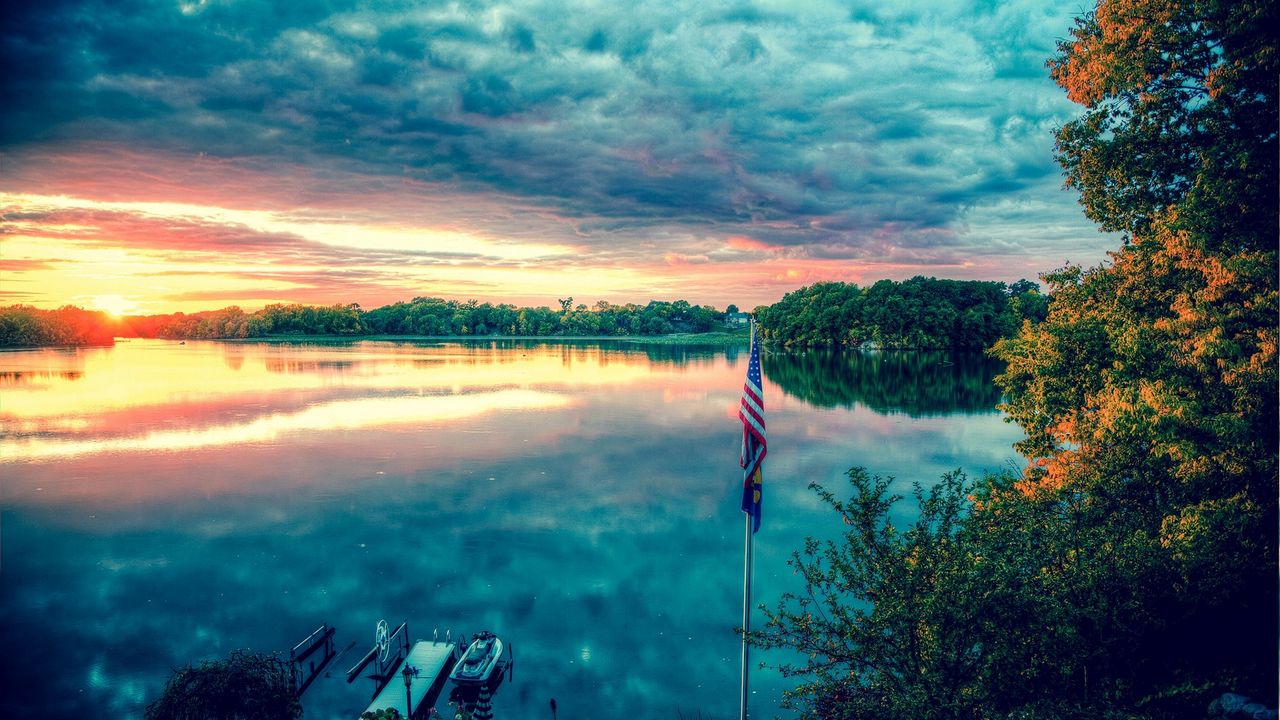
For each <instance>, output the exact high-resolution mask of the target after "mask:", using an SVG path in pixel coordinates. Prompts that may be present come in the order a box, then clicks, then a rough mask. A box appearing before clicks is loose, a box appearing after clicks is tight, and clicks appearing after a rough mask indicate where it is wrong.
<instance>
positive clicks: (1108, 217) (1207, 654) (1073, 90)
mask: <svg viewBox="0 0 1280 720" xmlns="http://www.w3.org/2000/svg"><path fill="white" fill-rule="evenodd" d="M1275 16H1276V10H1275V4H1274V3H1273V2H1265V1H1264V2H1256V1H1250V2H1229V3H1228V2H1221V3H1219V2H1173V1H1170V0H1162V1H1159V2H1156V1H1155V0H1104V2H1100V3H1099V4H1098V6H1097V9H1096V10H1095V12H1093V13H1091V14H1089V15H1088V16H1086V17H1084V18H1082V19H1081V20H1080V21H1079V22H1078V23H1077V26H1076V28H1075V29H1074V30H1073V32H1072V37H1071V39H1070V40H1067V41H1064V42H1062V43H1060V45H1059V51H1060V55H1059V56H1058V57H1056V58H1055V59H1054V60H1052V61H1050V66H1051V68H1052V70H1053V74H1054V78H1055V79H1056V80H1057V81H1058V82H1059V83H1060V84H1061V85H1063V87H1064V88H1065V89H1066V90H1067V91H1068V94H1069V96H1070V97H1071V98H1072V99H1073V100H1076V101H1077V102H1080V103H1082V104H1083V105H1085V107H1086V110H1085V113H1084V115H1083V116H1082V117H1081V118H1080V119H1078V120H1076V121H1074V122H1071V123H1068V124H1067V125H1066V126H1064V127H1063V128H1062V129H1061V130H1060V132H1059V134H1058V154H1059V160H1060V161H1061V162H1062V164H1063V167H1064V168H1065V170H1066V176H1067V183H1068V185H1070V186H1072V187H1075V188H1078V189H1079V190H1080V192H1081V203H1082V205H1083V206H1084V208H1085V212H1086V214H1088V215H1089V217H1091V218H1092V219H1094V220H1095V221H1097V222H1098V223H1099V224H1100V225H1101V226H1102V227H1103V228H1106V229H1113V230H1120V231H1122V232H1124V233H1125V236H1126V244H1125V246H1124V247H1122V248H1121V249H1120V250H1118V251H1117V252H1115V253H1113V254H1112V256H1111V262H1110V264H1108V265H1104V266H1100V267H1095V268H1090V269H1082V268H1079V267H1074V266H1069V267H1066V268H1063V269H1062V270H1060V271H1058V272H1056V273H1052V274H1050V275H1047V276H1046V277H1045V279H1046V281H1048V282H1049V284H1050V287H1051V289H1052V295H1053V298H1054V301H1053V304H1052V306H1051V307H1050V310H1049V314H1048V316H1047V318H1046V320H1045V322H1043V323H1040V324H1038V325H1035V326H1024V328H1023V330H1022V332H1021V333H1019V335H1018V336H1017V337H1016V338H1015V339H1012V340H1008V341H1005V342H1002V343H1001V344H999V345H998V346H997V353H998V355H999V356H1000V357H1001V358H1003V359H1004V360H1006V361H1007V362H1008V363H1009V369H1008V371H1007V372H1006V373H1005V374H1004V375H1003V376H1002V378H1001V384H1002V385H1003V386H1004V388H1005V390H1006V392H1007V393H1008V396H1009V403H1008V405H1007V410H1008V413H1009V415H1010V417H1011V418H1013V419H1014V420H1015V421H1017V422H1018V423H1019V424H1020V425H1021V426H1022V427H1023V428H1024V429H1025V430H1026V431H1027V434H1028V437H1027V440H1026V441H1025V442H1024V443H1023V444H1022V445H1021V446H1020V449H1021V450H1022V451H1023V452H1024V454H1026V455H1027V456H1028V457H1029V458H1031V459H1032V460H1033V463H1032V464H1031V465H1030V466H1029V467H1028V468H1027V471H1026V472H1025V474H1024V478H1023V480H1022V483H1021V486H1020V487H1021V492H1023V493H1024V494H1028V495H1033V496H1039V497H1043V498H1045V499H1046V500H1050V499H1055V498H1056V499H1058V500H1060V501H1065V500H1066V499H1069V498H1082V499H1083V500H1084V502H1080V503H1077V504H1078V505H1079V513H1078V517H1077V519H1076V521H1077V522H1078V523H1079V524H1080V525H1081V526H1083V527H1086V528H1088V529H1089V532H1090V533H1091V535H1092V539H1091V541H1090V545H1092V548H1090V549H1092V550H1094V551H1097V552H1099V553H1100V554H1099V556H1098V557H1097V559H1096V562H1098V563H1109V564H1107V565H1106V566H1107V567H1109V568H1111V572H1110V573H1096V577H1091V578H1083V579H1081V581H1082V582H1083V585H1082V586H1081V588H1082V591H1084V592H1088V593H1090V594H1092V595H1095V596H1097V597H1106V598H1108V599H1110V600H1111V601H1112V602H1114V601H1115V597H1116V595H1117V594H1119V596H1120V597H1124V598H1127V603H1128V606H1127V607H1117V608H1115V612H1113V613H1110V614H1109V615H1104V616H1103V617H1100V618H1095V619H1093V620H1092V625H1091V626H1090V631H1091V635H1092V639H1093V641H1094V645H1093V646H1095V647H1096V646H1097V644H1099V643H1101V644H1105V645H1107V646H1109V650H1108V657H1109V662H1108V663H1107V665H1106V667H1105V668H1100V669H1095V671H1094V673H1093V678H1094V685H1095V687H1099V686H1101V687H1107V688H1109V690H1110V692H1112V694H1113V696H1114V698H1115V700H1116V701H1117V702H1125V703H1132V704H1133V705H1135V706H1138V705H1141V706H1144V707H1145V706H1152V707H1156V706H1161V705H1162V704H1166V705H1167V704H1173V705H1176V704H1178V702H1179V698H1180V697H1183V696H1188V697H1189V696H1193V695H1195V694H1196V693H1197V691H1198V690H1199V691H1202V689H1203V688H1208V687H1212V688H1218V689H1236V690H1239V691H1242V692H1247V693H1254V694H1258V695H1264V696H1269V697H1270V696H1274V695H1275V692H1276V666H1275V648H1274V638H1275V637H1276V635H1277V627H1276V618H1275V607H1276V602H1277V593H1276V580H1275V572H1274V570H1275V567H1276V562H1277V552H1276V534H1275V528H1276V523H1277V512H1276V477H1277V471H1278V467H1277V435H1278V428H1277V416H1278V415H1280V408H1278V407H1277V397H1276V386H1277V374H1276V364H1277V355H1276V346H1277V332H1276V316H1277V307H1278V303H1277V288H1276V273H1277V258H1276V244H1275V228H1276V224H1277V219H1278V217H1280V213H1278V212H1277V204H1276V201H1277V195H1278V191H1280V188H1278V187H1277V167H1276V155H1277V146H1276V127H1277V113H1276V107H1277V77H1278V75H1277V70H1278V68H1277V61H1276V52H1275V47H1274V35H1273V34H1272V28H1274V27H1275V20H1276V17H1275ZM1104 549H1105V551H1106V552H1105V553H1104V552H1103V550H1104ZM1062 581H1063V582H1066V579H1063V580H1062ZM1173 628H1180V629H1181V630H1180V631H1179V632H1178V633H1176V634H1172V636H1171V629H1173ZM1188 646H1194V647H1197V651H1196V652H1194V653H1190V652H1186V651H1185V650H1184V648H1186V647H1188ZM1139 668H1140V669H1139Z"/></svg>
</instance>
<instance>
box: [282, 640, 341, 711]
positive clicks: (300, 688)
mask: <svg viewBox="0 0 1280 720" xmlns="http://www.w3.org/2000/svg"><path fill="white" fill-rule="evenodd" d="M336 632H337V629H336V628H332V627H329V624H328V623H324V624H322V625H321V626H320V627H318V628H316V629H315V630H314V631H313V632H312V633H311V634H310V635H308V636H307V637H306V638H304V639H303V640H302V642H300V643H298V644H297V645H294V646H293V648H292V649H290V650H289V666H290V669H291V674H292V675H293V696H294V697H301V696H302V693H304V692H306V691H307V688H309V687H311V683H313V682H315V679H316V678H317V677H319V676H320V673H322V672H324V669H325V667H327V666H328V665H329V663H330V662H331V661H332V660H333V658H334V656H335V655H336V654H337V651H335V650H334V647H333V636H334V633H336ZM317 653H320V654H321V655H320V657H319V658H317V657H316V654H317ZM303 663H306V668H305V669H304V668H303Z"/></svg>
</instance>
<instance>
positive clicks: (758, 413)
mask: <svg viewBox="0 0 1280 720" xmlns="http://www.w3.org/2000/svg"><path fill="white" fill-rule="evenodd" d="M738 417H739V418H741V419H742V512H744V513H746V514H748V515H750V516H751V518H752V532H756V531H759V530H760V493H761V491H762V490H763V489H764V474H763V473H762V472H761V465H762V464H763V463H764V455H765V451H766V450H767V449H768V444H767V443H766V442H765V438H764V390H763V389H762V385H761V382H760V346H759V343H758V342H757V340H756V326H755V323H754V322H752V323H751V361H750V362H749V363H748V364H747V381H746V382H745V383H744V384H743V386H742V407H740V408H738Z"/></svg>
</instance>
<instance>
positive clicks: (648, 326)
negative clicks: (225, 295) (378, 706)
mask: <svg viewBox="0 0 1280 720" xmlns="http://www.w3.org/2000/svg"><path fill="white" fill-rule="evenodd" d="M572 302H573V298H567V299H563V300H561V301H560V303H561V310H560V311H553V310H551V309H549V308H546V307H538V308H517V307H516V306H514V305H505V304H503V305H491V304H489V303H481V302H478V301H475V300H469V301H466V302H459V301H457V300H444V299H441V298H414V299H413V300H412V301H411V302H407V303H405V302H399V303H394V304H392V305H387V306H385V307H380V308H377V309H374V310H370V311H368V312H365V311H364V310H362V309H361V308H360V306H359V305H356V304H349V305H329V306H323V307H321V306H312V305H298V304H290V305H284V304H275V305H268V306H267V307H265V308H263V309H262V310H259V311H257V312H252V313H246V312H245V311H244V310H241V309H240V308H239V307H235V306H232V307H228V308H223V309H221V310H211V311H207V312H199V313H193V314H190V315H188V314H185V313H174V314H172V315H148V316H135V317H128V318H124V319H122V320H120V321H112V320H110V319H109V318H108V317H107V316H106V315H105V314H103V313H89V312H87V311H84V310H80V309H79V308H63V309H62V310H58V311H46V310H36V309H35V308H30V307H26V306H21V305H18V306H14V307H11V308H0V347H24V346H40V345H66V344H97V343H105V344H110V343H111V341H112V338H113V337H116V336H120V337H147V338H156V337H158V338H171V339H239V338H259V337H281V336H283V337H293V336H320V335H325V336H339V337H354V336H362V335H370V334H375V335H428V336H438V337H492V336H513V337H586V336H593V337H601V336H603V337H631V336H656V335H665V334H671V333H707V332H711V331H713V330H715V329H717V328H719V327H721V325H722V322H723V320H724V313H722V312H718V311H717V310H715V309H714V308H711V307H705V306H701V305H691V304H690V303H688V302H687V301H685V300H676V301H675V302H663V301H658V300H654V301H651V302H649V303H648V304H647V305H643V306H641V305H634V304H628V305H612V304H610V303H607V302H604V301H600V302H598V303H596V305H595V307H592V308H588V307H587V306H586V305H578V306H577V307H573V306H572Z"/></svg>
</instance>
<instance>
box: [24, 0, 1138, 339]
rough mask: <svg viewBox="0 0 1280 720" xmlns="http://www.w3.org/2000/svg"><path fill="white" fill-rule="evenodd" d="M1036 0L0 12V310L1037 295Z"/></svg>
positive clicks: (1048, 45) (1090, 250)
mask: <svg viewBox="0 0 1280 720" xmlns="http://www.w3.org/2000/svg"><path fill="white" fill-rule="evenodd" d="M1083 10H1084V6H1079V7H1077V6H1076V5H1073V4H1070V3H1054V2H1046V1H1044V0H1009V1H1007V2H1006V1H1000V2H975V3H948V2H937V1H935V0H919V1H908V2H899V1H897V0H895V1H894V2H888V3H886V2H878V1H872V0H852V1H851V2H850V1H845V2H797V1H795V0H778V1H773V2H769V1H764V0H755V1H733V2H715V1H694V0H667V1H664V2H654V3H648V2H635V3H631V2H603V1H602V2H595V1H591V0H583V1H579V2H547V1H543V0H497V1H493V2H490V1H488V0H478V1H476V2H435V1H433V0H418V1H417V2H378V1H376V0H374V1H368V2H347V1H345V0H326V1H323V2H304V3H280V2H275V1H274V0H271V1H269V0H177V1H172V0H170V1H167V2H146V1H141V0H99V1H96V2H95V1H88V2H75V1H71V2H67V1H62V0H45V1H42V2H38V3H37V2H28V1H27V0H16V1H15V0H11V1H10V2H6V3H5V5H4V7H3V9H2V10H0V15H2V18H0V20H2V21H0V53H2V55H0V60H2V62H3V67H0V108H3V109H2V110H0V305H11V304H15V303H23V304H30V305H35V306H37V307H46V308H52V307H59V306H62V305H66V304H75V305H79V306H82V307H88V308H94V309H101V310H108V311H112V312H117V313H129V314H135V313H139V314H141V313H162V312H174V311H183V312H194V311H199V310H212V309H217V308H222V307H226V306H230V305H239V306H240V307H242V308H244V309H246V310H252V309H257V308H261V307H263V306H265V305H267V304H270V303H280V302H284V303H291V302H299V303H307V304H326V305H327V304H335V303H341V304H347V303H353V302H354V303H359V304H360V305H361V306H362V307H364V308H366V309H370V308H374V307H379V306H382V305H386V304H389V303H393V302H397V301H403V300H409V299H411V298H413V297H445V298H453V299H459V300H466V299H478V300H481V301H487V302H495V303H497V302H509V303H514V304H516V305H522V306H523V305H528V306H538V305H548V306H556V304H557V300H558V299H559V298H564V297H569V296H572V297H574V298H575V304H576V303H578V302H584V303H587V304H594V303H595V302H596V301H598V300H605V301H608V302H611V303H617V304H623V303H629V302H635V303H641V304H643V303H645V302H647V301H649V300H651V299H658V300H668V301H671V300H677V299H685V300H688V301H689V302H692V303H696V304H705V305H712V306H715V307H717V308H723V307H725V306H726V305H728V304H730V303H733V304H736V305H739V306H740V307H743V308H751V307H755V306H756V305H760V304H768V303H773V302H776V301H777V300H779V299H780V298H781V297H782V296H783V295H784V294H785V293H787V292H790V291H792V290H795V289H798V288H800V287H802V286H804V285H810V284H812V283H815V282H819V281H828V280H837V281H845V282H854V283H858V284H859V285H869V284H871V283H873V282H875V281H877V280H880V279H885V278H888V279H894V280H902V279H906V278H909V277H913V276H916V275H925V276H933V277H943V278H957V279H976V280H999V281H1004V282H1012V281H1015V280H1018V279H1021V278H1030V279H1034V278H1036V277H1037V276H1038V275H1039V274H1041V273H1044V272H1048V271H1051V270H1054V269H1056V268H1059V267H1061V266H1062V265H1063V264H1065V263H1067V262H1077V263H1083V264H1086V265H1088V264H1096V263H1098V262H1101V261H1102V260H1103V258H1104V257H1105V252H1106V251H1107V250H1108V249H1112V248H1114V247H1115V246H1116V245H1118V241H1117V240H1116V239H1115V238H1113V237H1110V236H1108V235H1106V234H1102V233H1100V232H1099V231H1098V230H1097V229H1096V228H1095V227H1094V226H1093V224H1092V223H1090V222H1089V221H1088V220H1087V219H1086V218H1085V217H1084V216H1083V214H1082V212H1081V210H1080V207H1079V205H1078V203H1077V195H1076V193H1075V192H1074V191H1071V190H1067V189H1064V188H1063V185H1062V173H1061V169H1060V168H1059V167H1058V165H1057V164H1056V163H1055V161H1054V159H1053V131H1054V129H1055V128H1056V127H1058V126H1060V125H1061V124H1063V123H1064V122H1066V121H1068V120H1070V119H1072V118H1073V117H1075V116H1076V115H1077V114H1078V108H1076V107H1075V106H1073V105H1072V104H1071V103H1070V102H1069V101H1068V100H1067V99H1066V96H1065V93H1063V92H1062V91H1061V90H1060V89H1059V88H1057V87H1056V86H1055V85H1054V84H1053V82H1052V81H1051V80H1050V79H1049V77H1048V71H1047V69H1046V68H1045V59H1046V58H1048V57H1049V56H1050V55H1051V54H1053V52H1054V47H1055V43H1056V42H1057V41H1058V40H1059V39H1062V38H1064V37H1066V35H1067V33H1068V30H1069V28H1070V27H1071V23H1072V20H1073V17H1074V16H1075V15H1077V14H1079V13H1080V12H1082V11H1083Z"/></svg>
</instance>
